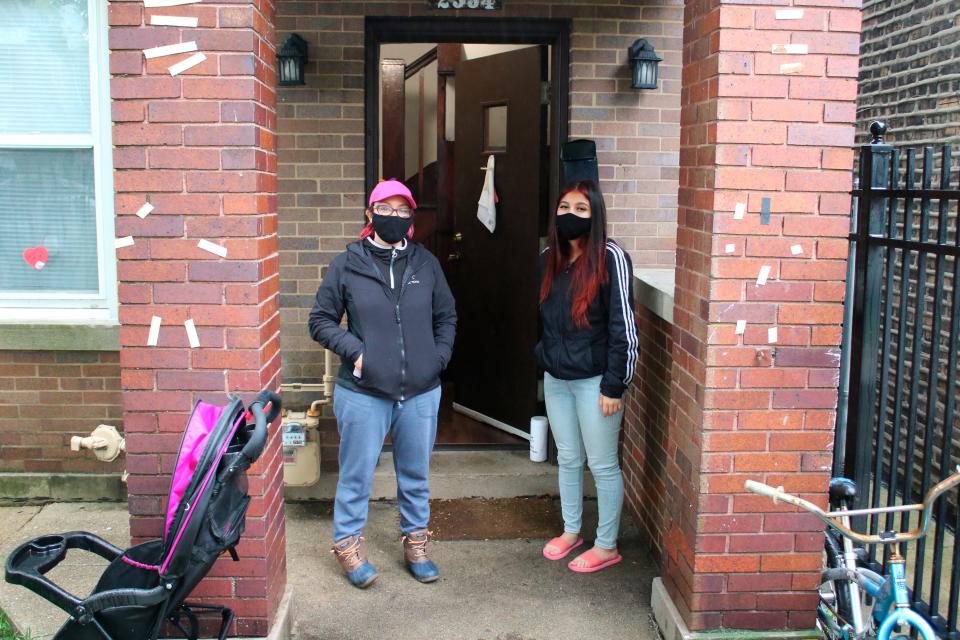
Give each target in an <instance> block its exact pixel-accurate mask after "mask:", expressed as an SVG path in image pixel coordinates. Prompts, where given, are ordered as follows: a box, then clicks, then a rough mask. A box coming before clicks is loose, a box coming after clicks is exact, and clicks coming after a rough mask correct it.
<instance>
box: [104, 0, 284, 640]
mask: <svg viewBox="0 0 960 640" xmlns="http://www.w3.org/2000/svg"><path fill="white" fill-rule="evenodd" d="M151 15H165V16H195V17H198V18H199V25H198V28H180V27H166V26H150V21H151V20H150V17H151ZM273 15H274V7H273V4H272V2H270V0H250V1H242V0H233V1H232V2H230V3H225V4H222V5H219V4H217V2H215V1H214V2H204V3H203V4H196V5H185V6H179V7H166V8H162V9H147V10H145V9H144V8H143V4H142V2H134V1H131V2H127V1H116V0H115V1H113V2H111V4H110V48H111V49H112V52H111V56H110V70H111V73H112V79H111V94H112V97H113V120H114V126H113V143H114V145H115V149H114V162H115V168H116V171H115V173H114V182H115V188H116V193H117V195H116V210H117V235H118V236H128V235H129V236H132V237H133V238H134V240H135V244H134V245H133V246H132V247H128V248H121V249H118V250H117V257H118V262H119V269H118V272H119V288H120V322H121V324H122V327H121V331H120V339H121V352H120V364H121V384H122V388H123V410H124V421H123V422H124V430H125V432H126V438H127V470H128V471H129V473H130V476H129V480H128V485H127V486H128V489H129V496H130V497H129V509H130V530H131V536H132V537H133V539H134V541H135V542H136V541H140V540H143V539H147V538H153V537H157V536H159V535H160V534H161V528H162V525H161V523H162V514H163V513H164V508H165V504H164V503H165V497H164V496H165V495H166V492H167V490H168V486H169V474H170V472H171V470H172V468H173V463H174V458H175V455H176V451H177V448H178V446H179V442H180V437H181V433H182V430H183V429H184V427H185V425H186V420H187V418H188V415H189V411H190V409H191V407H192V406H193V404H194V402H195V401H196V400H198V399H200V398H202V399H205V400H208V401H210V402H214V403H218V404H224V403H225V402H226V400H227V394H228V393H239V394H241V395H242V396H244V397H245V399H246V400H247V401H249V400H251V399H252V398H253V396H254V393H255V392H257V391H259V390H261V389H263V388H270V389H277V388H278V385H279V370H280V356H279V338H278V335H279V315H278V290H279V286H278V281H279V277H278V258H277V235H276V234H277V217H276V200H277V197H276V191H277V177H276V172H277V161H276V152H275V131H276V115H275V85H276V78H275V70H274V67H275V59H274V56H275V51H274V44H273ZM191 41H193V42H196V44H197V47H198V50H199V51H200V52H201V53H203V54H204V55H206V61H204V62H202V63H201V64H199V65H198V66H195V67H193V68H192V69H190V70H188V71H186V72H184V73H183V74H181V75H178V76H171V74H170V73H169V72H168V67H169V66H170V65H172V64H173V63H175V62H178V61H180V60H181V59H184V58H187V57H189V56H190V55H191V54H189V53H188V54H179V55H173V56H165V57H160V58H154V59H151V60H145V58H144V54H143V52H142V50H143V49H146V48H150V47H156V46H160V45H167V44H173V43H179V42H191ZM145 202H149V203H150V204H151V205H152V206H153V207H154V209H153V211H152V212H151V213H150V214H149V215H148V216H147V217H145V218H143V219H141V218H140V217H138V216H137V215H135V213H136V212H137V211H138V210H140V208H141V206H142V205H143V204H144V203H145ZM200 239H206V240H209V241H210V242H213V243H215V244H217V245H220V246H222V247H225V248H226V249H227V252H228V253H227V256H226V258H220V257H218V256H216V255H213V254H211V253H208V252H207V251H204V250H202V249H199V248H198V247H197V243H198V241H199V240H200ZM152 316H160V317H161V318H162V320H163V324H162V328H161V329H160V336H159V344H158V346H156V347H149V346H147V336H148V331H149V325H150V321H151V317H152ZM188 319H193V320H194V322H195V323H196V327H197V331H198V334H199V339H200V346H199V347H197V348H191V347H190V345H189V342H188V338H187V332H186V329H185V328H184V324H183V323H184V321H185V320H188ZM271 431H272V432H271V435H270V438H269V440H268V445H267V448H266V450H265V451H264V454H263V456H262V457H261V459H260V461H259V462H258V463H257V464H256V465H255V466H254V467H253V468H252V469H251V470H250V472H249V474H248V476H249V478H250V494H251V496H252V498H253V500H252V502H251V505H250V509H249V512H248V516H247V523H246V533H245V534H244V538H243V541H242V542H241V544H240V546H239V548H238V551H239V553H240V556H241V561H240V562H239V563H234V562H232V561H230V560H229V558H227V559H226V560H224V559H221V560H220V561H219V562H218V564H217V565H215V566H214V567H213V570H212V571H211V573H210V577H208V578H207V579H206V580H205V581H204V582H203V583H202V584H201V585H200V586H199V587H198V589H197V590H196V591H195V595H196V596H200V597H202V598H209V599H210V600H211V601H212V602H217V603H222V604H228V605H229V606H231V607H233V609H234V612H235V613H236V615H237V621H236V623H235V626H234V630H232V631H231V636H233V635H238V636H265V635H267V633H268V632H269V630H270V627H271V625H272V623H273V621H274V619H275V618H276V616H277V613H278V610H279V608H280V604H281V599H282V596H283V593H284V589H285V585H286V565H285V534H284V512H283V493H282V489H283V485H282V458H281V450H280V444H279V441H280V438H279V433H278V430H276V429H272V430H271Z"/></svg>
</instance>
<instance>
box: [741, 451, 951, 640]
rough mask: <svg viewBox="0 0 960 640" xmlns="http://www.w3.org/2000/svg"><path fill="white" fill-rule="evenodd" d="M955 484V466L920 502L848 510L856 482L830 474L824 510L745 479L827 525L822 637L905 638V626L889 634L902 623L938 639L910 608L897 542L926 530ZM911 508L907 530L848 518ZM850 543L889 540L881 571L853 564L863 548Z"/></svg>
mask: <svg viewBox="0 0 960 640" xmlns="http://www.w3.org/2000/svg"><path fill="white" fill-rule="evenodd" d="M957 485H960V466H958V467H957V473H954V474H953V475H951V476H950V477H948V478H946V479H945V480H942V481H941V482H939V483H938V484H936V485H934V486H933V487H931V488H930V490H929V491H928V492H927V495H926V498H925V499H924V501H923V502H922V503H920V504H909V505H899V506H892V507H877V508H872V509H850V508H849V506H850V505H851V504H852V502H853V500H854V499H855V498H856V496H857V487H856V484H855V483H854V482H853V481H852V480H848V479H846V478H834V479H833V480H831V481H830V504H831V505H832V506H835V507H836V510H832V511H824V510H823V509H821V508H820V507H818V506H817V505H815V504H813V503H811V502H808V501H807V500H804V499H802V498H799V497H797V496H794V495H791V494H789V493H785V492H784V491H783V487H771V486H769V485H766V484H763V483H761V482H756V481H754V480H747V481H746V482H745V483H744V487H745V488H746V489H747V490H748V491H752V492H753V493H757V494H759V495H762V496H767V497H769V498H772V499H773V501H774V503H776V502H780V501H782V502H786V503H789V504H792V505H794V506H797V507H800V508H801V509H803V510H804V511H808V512H810V513H812V514H814V515H816V516H817V517H818V518H820V520H822V521H823V522H824V523H826V524H827V528H826V530H825V532H824V533H825V543H824V549H825V551H826V557H827V568H826V570H825V571H824V573H823V584H822V586H821V589H820V604H819V606H818V607H817V627H818V628H819V630H820V632H821V633H822V634H823V636H824V637H825V638H827V640H897V639H902V640H909V638H910V635H909V634H910V630H908V635H897V636H891V634H892V633H893V632H894V630H896V632H897V633H898V634H899V633H900V626H901V625H903V624H906V625H909V627H910V629H912V630H916V631H917V632H918V633H919V634H920V637H921V638H922V639H923V640H937V635H936V632H935V631H934V630H933V627H932V626H930V623H928V622H927V621H926V620H925V619H924V618H922V617H921V616H920V614H918V613H917V612H916V611H914V610H913V609H912V608H910V591H909V589H908V588H907V579H906V560H905V559H904V557H903V556H902V555H901V554H900V546H899V545H900V544H901V543H905V542H912V541H914V540H919V539H920V538H923V537H925V536H926V535H927V529H928V528H929V525H930V515H931V509H932V508H933V503H934V502H935V501H936V500H937V498H939V497H940V496H941V495H942V494H943V493H945V492H946V491H948V490H950V489H952V488H953V487H956V486H957ZM911 511H920V512H921V514H920V519H919V521H918V523H917V528H916V529H913V530H910V531H905V532H897V531H883V532H880V533H878V534H864V533H857V532H856V531H854V530H853V529H851V524H850V518H851V517H854V516H867V515H874V514H881V513H896V512H902V513H904V517H907V513H908V512H911ZM854 542H858V543H860V544H862V545H873V544H879V545H892V549H891V551H892V552H891V554H890V556H889V558H888V560H887V572H886V575H883V576H881V575H879V574H877V573H875V572H874V571H871V570H869V569H867V568H866V567H862V566H858V561H860V562H862V561H863V560H864V559H865V554H864V553H863V551H864V550H863V549H862V548H860V547H855V546H854ZM825 589H826V590H825ZM864 594H866V595H867V596H869V597H870V598H872V599H873V607H872V609H871V612H870V613H871V616H870V619H869V621H868V620H867V619H865V616H864V602H863V596H864Z"/></svg>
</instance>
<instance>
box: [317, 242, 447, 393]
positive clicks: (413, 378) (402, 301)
mask: <svg viewBox="0 0 960 640" xmlns="http://www.w3.org/2000/svg"><path fill="white" fill-rule="evenodd" d="M406 252H408V255H407V260H406V265H405V267H404V270H403V274H402V277H399V280H398V281H397V282H396V283H395V284H396V285H397V286H399V287H400V291H399V293H398V294H397V295H396V296H394V292H393V291H392V290H391V289H390V283H389V282H387V280H386V279H385V278H384V277H383V274H382V273H381V271H380V270H379V269H378V268H377V265H376V264H374V261H373V257H372V256H371V255H370V252H369V251H368V250H367V249H366V247H365V245H364V243H363V242H353V243H350V244H349V245H347V250H346V251H345V252H343V253H341V254H340V255H339V256H337V257H336V258H334V260H333V262H331V263H330V266H329V267H328V268H327V273H326V275H324V277H323V282H322V283H321V284H320V288H319V289H318V290H317V299H316V302H315V303H314V305H313V309H312V310H311V311H310V319H309V327H310V336H311V337H312V338H313V339H314V340H316V341H317V342H319V343H320V344H321V345H323V346H324V347H326V348H327V349H330V350H331V351H333V352H334V353H336V354H337V355H338V356H340V360H341V366H340V373H339V375H338V384H342V385H343V386H345V387H347V388H348V389H351V390H354V391H359V392H361V393H367V394H370V395H375V396H380V397H384V398H391V399H393V400H404V399H406V398H411V397H413V396H415V395H418V394H420V393H423V392H424V391H429V390H431V389H434V388H435V387H436V386H437V385H439V384H440V372H441V371H442V370H443V369H444V368H445V367H446V366H447V363H448V362H450V356H451V354H452V352H453V338H454V334H455V332H456V324H457V312H456V308H455V306H454V300H453V294H451V293H450V287H449V286H448V285H447V280H446V278H445V277H444V275H443V271H441V270H440V263H439V262H437V259H436V258H435V257H434V256H433V254H431V253H430V252H429V251H427V250H426V249H424V248H423V247H422V246H420V245H417V244H413V243H411V244H410V245H409V247H408V248H407V249H406ZM344 312H346V314H347V329H343V328H342V327H341V326H340V320H341V319H342V318H343V314H344ZM360 354H363V369H362V371H361V375H360V377H359V378H358V377H356V376H354V375H353V368H354V367H353V364H354V362H355V361H356V360H357V358H358V357H360Z"/></svg>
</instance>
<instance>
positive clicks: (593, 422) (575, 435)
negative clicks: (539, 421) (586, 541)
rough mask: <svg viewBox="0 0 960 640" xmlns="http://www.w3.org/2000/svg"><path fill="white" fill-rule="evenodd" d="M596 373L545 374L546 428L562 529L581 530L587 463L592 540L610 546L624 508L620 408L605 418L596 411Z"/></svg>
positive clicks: (597, 543)
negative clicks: (552, 446)
mask: <svg viewBox="0 0 960 640" xmlns="http://www.w3.org/2000/svg"><path fill="white" fill-rule="evenodd" d="M600 378H601V376H596V377H594V378H585V379H583V380H559V379H557V378H554V377H553V376H551V375H550V374H549V373H545V374H544V376H543V396H544V400H545V401H546V404H547V419H548V420H549V421H550V430H551V431H553V438H554V440H556V442H557V461H558V463H559V465H560V470H559V480H560V509H561V511H562V513H563V530H564V532H566V533H575V534H579V533H580V527H581V525H582V520H583V463H584V462H586V463H587V465H588V466H589V467H590V473H591V474H593V480H594V482H595V483H596V485H597V511H598V513H599V518H598V522H597V539H596V542H595V544H596V545H597V546H598V547H602V548H604V549H614V548H616V546H617V534H618V532H619V528H620V511H621V510H622V508H623V475H622V474H621V473H620V459H619V456H618V449H619V439H620V422H621V420H622V419H623V410H622V409H621V410H620V411H618V412H617V413H615V414H613V415H612V416H607V417H604V416H603V415H602V414H601V413H600Z"/></svg>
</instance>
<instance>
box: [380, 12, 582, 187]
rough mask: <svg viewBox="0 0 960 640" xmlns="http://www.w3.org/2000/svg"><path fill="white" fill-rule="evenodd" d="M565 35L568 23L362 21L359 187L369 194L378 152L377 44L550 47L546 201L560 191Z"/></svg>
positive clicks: (566, 99) (566, 109)
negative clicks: (361, 175) (361, 183)
mask: <svg viewBox="0 0 960 640" xmlns="http://www.w3.org/2000/svg"><path fill="white" fill-rule="evenodd" d="M570 31H571V22H570V20H568V19H557V18H551V19H539V18H538V19H532V18H462V17H446V16H435V17H421V18H401V17H384V16H377V17H367V18H366V19H365V20H364V51H363V89H364V95H363V105H364V134H365V135H364V149H363V159H364V187H365V192H366V193H370V190H371V189H373V187H374V185H376V183H377V180H379V178H380V176H379V175H377V174H378V171H377V167H378V165H379V163H378V162H377V154H378V151H379V149H380V107H379V101H378V99H377V98H378V96H379V89H380V45H381V44H384V43H395V42H430V43H443V42H464V43H470V44H473V43H479V44H501V43H503V44H539V45H550V46H551V47H552V48H551V60H550V66H551V74H552V77H551V79H550V109H551V113H550V122H551V126H552V131H551V132H550V158H549V165H550V166H549V168H550V176H549V180H550V183H549V199H550V202H553V201H554V200H556V198H557V197H558V196H559V193H558V192H559V190H560V184H559V180H560V147H561V145H562V144H563V143H564V142H566V141H567V137H568V129H569V127H568V123H569V119H570V91H569V88H570Z"/></svg>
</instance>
